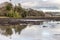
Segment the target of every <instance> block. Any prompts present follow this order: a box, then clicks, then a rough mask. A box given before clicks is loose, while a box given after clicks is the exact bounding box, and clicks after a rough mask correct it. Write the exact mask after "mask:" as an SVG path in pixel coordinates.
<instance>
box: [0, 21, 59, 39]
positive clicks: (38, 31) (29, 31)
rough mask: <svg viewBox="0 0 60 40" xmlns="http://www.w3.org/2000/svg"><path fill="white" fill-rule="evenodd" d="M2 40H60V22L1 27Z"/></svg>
mask: <svg viewBox="0 0 60 40" xmlns="http://www.w3.org/2000/svg"><path fill="white" fill-rule="evenodd" d="M0 40H60V21H48V22H47V21H46V22H43V24H40V25H27V26H21V25H12V26H0Z"/></svg>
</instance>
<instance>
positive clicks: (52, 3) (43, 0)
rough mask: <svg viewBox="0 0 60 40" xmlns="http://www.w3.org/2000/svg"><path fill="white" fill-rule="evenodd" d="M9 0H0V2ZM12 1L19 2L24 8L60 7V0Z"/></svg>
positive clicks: (13, 0) (13, 1)
mask: <svg viewBox="0 0 60 40" xmlns="http://www.w3.org/2000/svg"><path fill="white" fill-rule="evenodd" d="M5 1H9V0H0V3H2V2H5ZM12 3H15V4H17V3H21V4H22V6H23V7H25V8H34V9H40V8H42V9H60V0H12Z"/></svg>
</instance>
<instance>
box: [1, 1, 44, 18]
mask: <svg viewBox="0 0 60 40" xmlns="http://www.w3.org/2000/svg"><path fill="white" fill-rule="evenodd" d="M0 16H6V17H12V18H27V17H32V18H33V17H43V16H45V14H44V13H43V12H42V11H37V10H34V9H31V8H29V9H25V8H22V6H21V4H20V3H18V5H15V6H13V4H12V3H8V2H7V4H6V5H5V6H4V7H2V8H0Z"/></svg>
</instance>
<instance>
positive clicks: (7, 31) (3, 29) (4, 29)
mask: <svg viewBox="0 0 60 40" xmlns="http://www.w3.org/2000/svg"><path fill="white" fill-rule="evenodd" d="M25 27H26V25H8V26H5V25H4V26H3V25H0V33H1V34H3V35H6V36H8V35H12V34H13V31H12V29H14V31H15V33H18V34H20V32H21V31H22V30H23V29H24V28H25Z"/></svg>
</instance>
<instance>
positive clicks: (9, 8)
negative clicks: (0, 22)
mask: <svg viewBox="0 0 60 40" xmlns="http://www.w3.org/2000/svg"><path fill="white" fill-rule="evenodd" d="M5 8H6V10H7V11H10V10H11V9H12V4H11V3H8V4H7V5H6V7H5Z"/></svg>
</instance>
